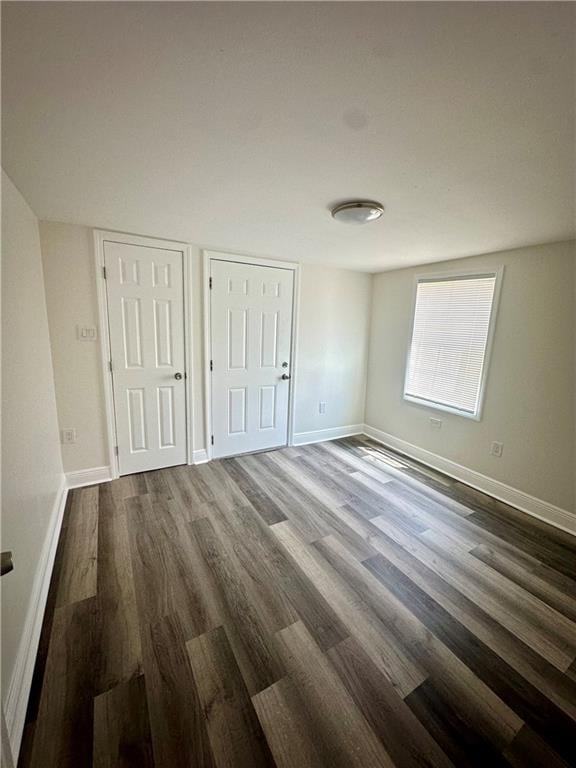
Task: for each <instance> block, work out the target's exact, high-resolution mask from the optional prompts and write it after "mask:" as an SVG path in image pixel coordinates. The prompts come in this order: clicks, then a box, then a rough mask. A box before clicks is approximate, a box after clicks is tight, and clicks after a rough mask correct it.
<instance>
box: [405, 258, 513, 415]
mask: <svg viewBox="0 0 576 768" xmlns="http://www.w3.org/2000/svg"><path fill="white" fill-rule="evenodd" d="M497 277H498V275H497V273H491V274H479V275H461V276H454V277H449V278H423V279H420V280H418V284H417V289H416V305H415V310H414V325H413V330H412V340H411V343H410V350H409V354H408V366H407V369H406V381H405V385H404V396H405V397H406V399H408V400H413V401H416V402H421V403H423V404H427V405H432V406H437V407H439V408H445V409H448V410H454V411H456V412H459V413H462V414H464V415H469V416H477V415H478V413H479V410H480V397H481V393H482V388H483V387H482V380H483V373H484V368H485V364H486V347H487V344H488V338H489V332H490V321H491V317H492V311H493V305H494V293H495V288H496V280H497Z"/></svg>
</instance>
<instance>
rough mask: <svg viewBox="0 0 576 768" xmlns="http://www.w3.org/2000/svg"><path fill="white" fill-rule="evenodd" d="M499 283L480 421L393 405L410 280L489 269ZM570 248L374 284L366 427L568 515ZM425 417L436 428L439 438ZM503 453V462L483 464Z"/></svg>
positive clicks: (573, 303)
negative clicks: (500, 273)
mask: <svg viewBox="0 0 576 768" xmlns="http://www.w3.org/2000/svg"><path fill="white" fill-rule="evenodd" d="M501 264H503V265H504V266H505V270H504V279H503V283H502V293H501V299H500V307H499V311H498V320H497V325H496V333H495V338H494V347H493V352H492V360H491V363H490V369H489V375H488V381H487V388H486V399H485V401H484V411H483V416H482V420H481V421H479V422H476V421H472V420H470V419H466V418H463V417H461V416H456V415H452V414H449V413H443V412H441V411H435V410H433V409H431V408H427V407H423V406H419V405H415V404H413V403H409V402H406V401H405V400H403V398H402V390H403V383H404V371H405V363H406V350H407V345H408V342H409V333H410V320H411V314H412V305H413V290H414V280H415V276H416V275H417V274H431V273H434V272H438V271H442V272H444V271H449V270H454V271H457V270H459V269H467V270H471V269H476V268H479V269H491V268H494V267H497V266H499V265H501ZM575 270H576V247H575V243H574V242H570V243H557V244H551V245H541V246H537V247H532V248H522V249H518V250H514V251H507V252H503V253H496V254H490V255H486V256H478V257H474V258H469V259H462V260H458V261H449V262H444V263H442V264H433V265H427V266H426V267H417V268H413V269H405V270H397V271H393V272H384V273H381V274H379V275H377V276H375V278H374V288H373V297H372V324H371V339H370V356H369V364H368V383H367V400H366V423H367V424H369V425H370V426H372V427H375V428H377V429H380V430H382V431H384V432H386V433H388V434H391V435H393V436H394V437H397V438H400V439H401V440H404V441H407V442H408V443H412V444H413V445H416V446H418V447H420V448H424V449H426V450H428V451H432V452H433V453H435V454H438V455H440V456H442V457H444V458H446V459H450V460H452V461H455V462H457V463H458V464H460V465H463V466H465V467H468V468H469V469H473V470H476V471H477V472H481V473H482V474H484V475H487V476H488V477H490V478H493V479H496V480H499V481H501V482H503V483H505V484H507V485H510V486H512V487H513V488H516V489H519V490H521V491H524V492H525V493H528V494H531V495H532V496H535V497H537V498H539V499H542V500H544V501H547V502H550V503H552V504H555V505H557V506H559V507H561V508H563V509H566V510H568V511H576V510H575V499H574V492H575V489H574V470H575V446H574V441H575V434H574V424H575V421H574V420H575V397H576V385H575V377H574V372H575V367H574V366H575V360H574V356H575V332H576V317H575V314H576V300H575V274H574V273H575ZM431 416H434V417H438V418H440V419H442V421H443V425H442V429H441V430H440V431H434V430H432V429H431V427H430V423H429V418H430V417H431ZM493 440H498V441H500V442H502V443H504V455H503V456H502V457H501V458H499V459H498V458H495V457H494V456H491V455H490V454H489V447H490V443H491V442H492V441H493Z"/></svg>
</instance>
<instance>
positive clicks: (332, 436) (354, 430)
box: [293, 424, 364, 445]
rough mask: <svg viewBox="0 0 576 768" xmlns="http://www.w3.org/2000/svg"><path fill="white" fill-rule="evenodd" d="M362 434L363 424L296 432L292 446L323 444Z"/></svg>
mask: <svg viewBox="0 0 576 768" xmlns="http://www.w3.org/2000/svg"><path fill="white" fill-rule="evenodd" d="M362 434H364V424H349V425H348V426H345V427H331V428H330V429H315V430H313V431H311V432H296V433H295V435H294V442H293V445H308V444H309V443H323V442H325V441H326V440H337V439H338V438H339V437H351V436H352V435H362Z"/></svg>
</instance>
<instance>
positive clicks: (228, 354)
mask: <svg viewBox="0 0 576 768" xmlns="http://www.w3.org/2000/svg"><path fill="white" fill-rule="evenodd" d="M210 275H211V278H212V290H211V291H210V311H211V328H212V339H211V345H212V371H211V384H212V429H213V436H214V445H213V455H214V456H215V457H218V456H230V455H233V454H238V453H246V452H249V451H257V450H263V449H266V448H273V447H277V446H281V445H286V443H287V439H288V402H289V393H290V352H291V335H292V296H293V272H292V271H291V270H286V269H277V268H273V267H260V266H255V265H252V264H242V263H237V262H230V261H217V260H212V261H211V272H210Z"/></svg>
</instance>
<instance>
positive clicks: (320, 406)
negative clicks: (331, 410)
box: [318, 400, 326, 413]
mask: <svg viewBox="0 0 576 768" xmlns="http://www.w3.org/2000/svg"><path fill="white" fill-rule="evenodd" d="M318 413H326V403H325V402H324V400H320V402H319V403H318Z"/></svg>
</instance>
